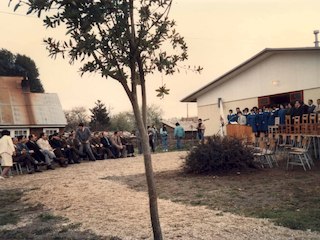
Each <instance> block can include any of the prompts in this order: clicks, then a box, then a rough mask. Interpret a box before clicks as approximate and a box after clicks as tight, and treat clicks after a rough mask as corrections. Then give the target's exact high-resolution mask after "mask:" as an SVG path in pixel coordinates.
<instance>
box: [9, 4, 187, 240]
mask: <svg viewBox="0 0 320 240" xmlns="http://www.w3.org/2000/svg"><path fill="white" fill-rule="evenodd" d="M11 1H12V0H10V1H9V2H11ZM15 1H16V2H17V4H16V6H15V9H17V8H19V7H20V6H21V5H23V4H27V5H28V6H29V9H28V12H27V14H29V13H36V14H38V16H40V17H41V15H42V14H45V16H44V18H43V20H44V25H45V26H46V27H50V28H56V27H64V26H66V28H67V31H66V40H65V41H57V40H54V39H52V38H48V39H47V40H45V43H46V44H47V49H48V50H49V55H50V56H52V57H56V56H57V54H62V56H63V57H66V56H67V57H68V58H69V60H70V62H71V63H73V62H75V61H76V60H80V61H82V62H83V65H82V67H81V69H80V71H81V72H82V73H85V72H98V73H100V74H101V76H102V77H105V78H111V79H113V80H115V81H118V82H119V83H120V84H121V85H122V87H123V88H124V90H125V92H126V94H127V96H128V98H129V100H130V102H131V105H132V108H133V112H134V116H135V119H136V122H137V127H138V130H139V132H140V135H141V138H142V149H143V154H144V164H145V169H146V179H147V185H148V194H149V206H150V215H151V223H152V228H153V235H154V239H156V240H158V239H162V232H161V227H160V221H159V214H158V205H157V194H156V187H155V182H154V177H153V169H152V161H151V152H150V148H149V144H148V135H147V131H146V123H147V97H146V78H145V77H146V75H147V74H149V73H153V72H155V71H160V72H164V73H165V74H173V73H174V72H175V71H176V69H177V64H178V63H179V62H180V61H184V60H186V59H187V57H188V55H187V45H186V43H185V41H184V39H183V37H181V36H180V35H179V34H178V33H177V31H176V30H175V28H174V27H175V25H176V23H175V21H173V20H170V19H169V17H168V14H169V12H170V9H171V5H172V0H139V1H134V0H77V1H76V0H46V1H43V0H23V1H22V0H15ZM50 10H52V11H50ZM61 23H64V24H61ZM138 85H141V93H140V94H141V102H142V103H141V108H140V106H139V102H138V94H139V93H138V90H139V88H137V86H138ZM167 92H168V91H167V89H166V88H165V87H164V86H161V87H160V88H159V93H160V96H161V93H163V94H166V93H167ZM163 94H162V95H163Z"/></svg>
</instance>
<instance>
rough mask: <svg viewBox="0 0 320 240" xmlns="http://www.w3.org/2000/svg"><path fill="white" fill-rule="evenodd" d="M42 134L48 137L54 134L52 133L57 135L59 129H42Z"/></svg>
mask: <svg viewBox="0 0 320 240" xmlns="http://www.w3.org/2000/svg"><path fill="white" fill-rule="evenodd" d="M43 132H44V133H46V134H47V135H48V136H50V135H52V134H54V133H58V132H59V128H44V129H43Z"/></svg>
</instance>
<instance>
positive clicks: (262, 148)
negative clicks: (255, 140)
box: [253, 139, 273, 168]
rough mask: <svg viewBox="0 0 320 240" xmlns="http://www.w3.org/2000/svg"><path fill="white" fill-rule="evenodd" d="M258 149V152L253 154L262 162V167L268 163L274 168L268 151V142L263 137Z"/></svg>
mask: <svg viewBox="0 0 320 240" xmlns="http://www.w3.org/2000/svg"><path fill="white" fill-rule="evenodd" d="M257 150H258V152H256V153H253V156H254V157H255V158H256V159H257V160H258V161H259V162H260V164H261V167H262V168H264V166H265V165H267V166H269V167H270V168H272V167H273V166H272V161H271V160H270V157H269V155H268V153H267V146H266V142H265V141H264V140H263V139H261V140H260V141H259V147H258V148H257Z"/></svg>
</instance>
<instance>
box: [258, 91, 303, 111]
mask: <svg viewBox="0 0 320 240" xmlns="http://www.w3.org/2000/svg"><path fill="white" fill-rule="evenodd" d="M295 101H303V90H301V91H295V92H287V93H280V94H275V95H269V96H263V97H259V98H258V105H259V108H262V107H264V106H265V107H270V106H273V105H279V104H286V103H289V102H291V103H292V102H295Z"/></svg>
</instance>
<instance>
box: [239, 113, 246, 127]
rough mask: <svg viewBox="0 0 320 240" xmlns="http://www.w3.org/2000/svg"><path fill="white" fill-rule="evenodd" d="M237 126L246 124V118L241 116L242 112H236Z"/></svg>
mask: <svg viewBox="0 0 320 240" xmlns="http://www.w3.org/2000/svg"><path fill="white" fill-rule="evenodd" d="M237 115H238V124H240V125H246V124H247V118H246V116H243V115H242V112H238V114H237Z"/></svg>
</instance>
